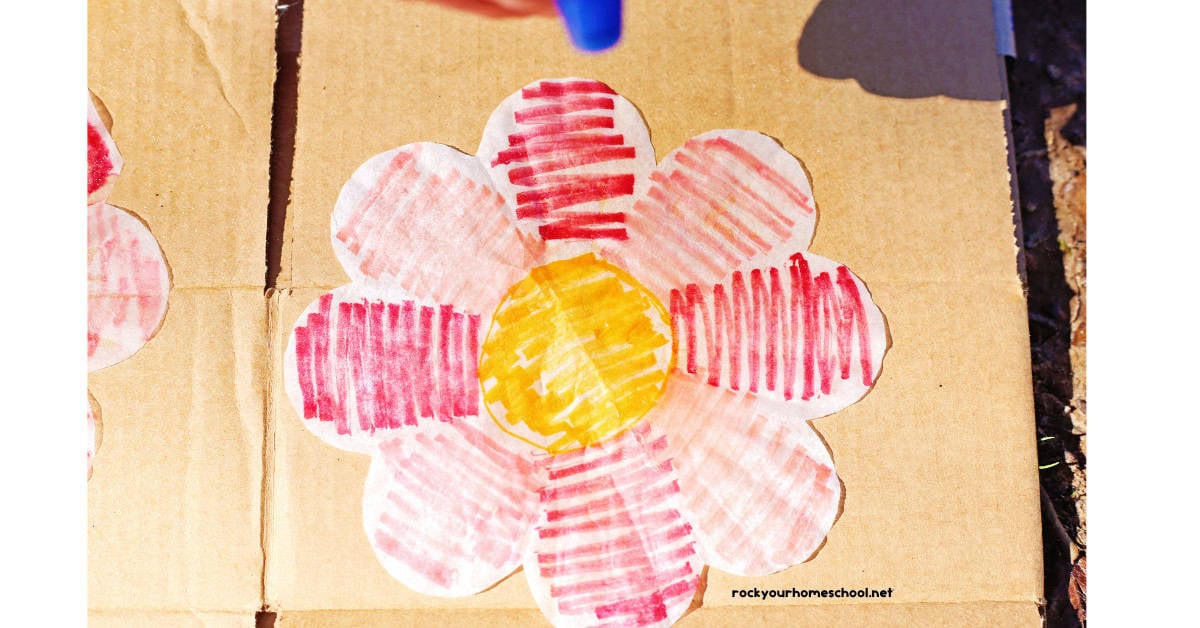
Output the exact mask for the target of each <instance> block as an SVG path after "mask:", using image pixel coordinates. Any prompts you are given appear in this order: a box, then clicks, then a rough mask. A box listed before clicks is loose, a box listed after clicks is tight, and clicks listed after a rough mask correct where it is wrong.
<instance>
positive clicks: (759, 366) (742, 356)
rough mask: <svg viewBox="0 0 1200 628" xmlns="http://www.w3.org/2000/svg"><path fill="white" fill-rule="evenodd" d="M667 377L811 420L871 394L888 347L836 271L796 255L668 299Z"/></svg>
mask: <svg viewBox="0 0 1200 628" xmlns="http://www.w3.org/2000/svg"><path fill="white" fill-rule="evenodd" d="M669 303H670V311H671V321H672V327H673V328H674V333H675V339H676V340H675V350H676V355H675V366H676V369H679V370H682V371H684V372H685V373H688V374H692V375H695V376H696V377H697V378H699V379H700V380H701V381H706V382H707V383H708V384H710V385H712V386H718V387H723V388H728V389H729V390H733V391H737V392H745V393H753V394H756V395H758V396H759V397H760V398H761V399H763V400H770V401H773V402H775V405H776V411H778V412H779V413H781V414H784V415H785V416H795V417H797V418H801V419H812V418H816V417H820V416H824V415H827V414H831V413H833V412H837V411H838V410H841V409H842V408H845V407H846V406H848V405H850V404H852V403H854V402H855V401H858V400H859V399H860V398H862V396H863V395H865V394H867V391H869V390H870V389H871V386H872V385H873V384H874V382H875V379H876V377H877V376H878V375H879V369H880V368H881V366H882V361H883V354H884V352H885V351H886V349H887V329H886V327H885V325H884V320H883V314H881V313H880V311H879V308H878V307H876V306H875V304H874V303H873V302H872V301H871V295H870V294H869V293H868V292H867V288H866V286H864V285H863V284H862V282H861V281H860V280H859V279H858V278H857V277H855V276H854V275H853V274H852V273H851V272H850V271H849V269H847V268H846V267H845V266H842V265H840V264H837V263H836V262H832V261H830V260H827V259H825V258H823V257H820V256H818V255H813V254H812V253H796V254H795V255H792V256H791V258H790V259H789V260H788V262H787V263H786V264H785V265H783V266H772V267H769V268H755V269H753V270H751V271H750V272H747V273H743V272H741V271H735V272H734V273H733V274H732V275H731V277H730V278H729V279H728V280H726V281H724V282H721V283H717V284H715V285H711V286H710V285H704V286H700V285H697V284H694V283H693V284H688V285H687V286H685V287H683V288H679V289H673V290H671V292H670V300H669Z"/></svg>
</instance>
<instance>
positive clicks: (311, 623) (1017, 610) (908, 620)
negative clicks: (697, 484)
mask: <svg viewBox="0 0 1200 628" xmlns="http://www.w3.org/2000/svg"><path fill="white" fill-rule="evenodd" d="M544 621H545V619H544V618H543V617H542V615H541V613H540V612H538V611H537V610H509V609H503V610H463V611H456V612H455V613H453V614H450V613H446V612H439V611H437V610H427V609H416V610H404V611H298V612H292V613H281V614H280V616H279V621H278V623H277V624H276V625H278V626H279V627H280V628H371V627H375V626H379V627H383V626H388V627H397V628H398V627H407V626H413V627H415V626H431V625H437V626H444V627H446V628H459V627H462V628H468V627H472V628H473V627H474V626H534V625H539V622H544ZM675 625H676V626H680V627H681V628H700V627H702V626H801V627H803V626H813V627H817V626H820V627H825V626H895V627H896V628H911V627H912V626H922V627H926V626H927V627H929V628H940V627H945V628H961V627H962V626H988V627H995V628H1010V627H1012V628H1017V627H1020V628H1028V627H1029V626H1040V625H1041V617H1040V616H1039V613H1038V610H1037V607H1035V606H1033V605H1031V604H1028V603H1020V602H972V603H957V604H887V605H879V606H869V605H839V606H819V605H810V606H806V607H804V608H803V609H797V608H795V607H791V606H756V607H739V608H729V607H725V608H710V607H704V608H700V609H698V610H696V611H694V612H692V613H690V614H688V615H685V616H684V617H683V619H681V620H679V622H678V623H676V624H675Z"/></svg>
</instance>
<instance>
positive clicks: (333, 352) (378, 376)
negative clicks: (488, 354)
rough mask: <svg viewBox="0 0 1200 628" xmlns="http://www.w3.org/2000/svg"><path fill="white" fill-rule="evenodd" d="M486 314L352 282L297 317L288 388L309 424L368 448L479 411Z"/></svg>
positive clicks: (331, 437) (324, 435) (350, 445)
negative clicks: (401, 431) (425, 425)
mask: <svg viewBox="0 0 1200 628" xmlns="http://www.w3.org/2000/svg"><path fill="white" fill-rule="evenodd" d="M479 326H480V316H479V315H478V314H473V313H469V312H465V311H463V310H461V309H457V308H454V307H451V306H449V305H429V304H425V303H423V302H418V301H415V300H413V299H412V298H411V297H409V296H408V295H406V294H405V293H403V292H402V291H381V290H376V289H371V288H364V287H362V286H360V285H358V284H349V285H346V286H342V287H340V288H337V289H335V290H334V291H333V292H330V293H327V294H325V295H324V296H322V297H321V298H320V299H317V300H316V301H314V302H313V303H312V304H310V305H309V306H308V308H307V309H306V310H305V311H304V313H303V314H301V315H300V318H299V319H298V320H297V321H296V325H295V328H294V329H293V331H292V336H291V338H290V340H289V342H288V347H287V351H286V353H285V354H284V374H285V377H284V385H285V387H286V389H287V392H288V397H289V398H290V399H291V400H292V404H293V405H294V406H295V407H296V410H297V411H298V412H299V413H300V415H301V416H302V417H303V418H304V419H305V420H304V424H305V425H306V426H308V429H309V430H311V431H312V432H313V433H314V434H316V435H317V436H319V437H320V438H321V439H322V440H324V441H326V442H328V443H329V444H331V445H334V446H335V447H340V448H342V449H348V450H351V451H359V452H364V453H369V452H371V451H373V450H374V448H375V444H376V443H377V442H380V441H381V440H382V439H383V438H384V437H386V435H387V433H388V432H391V431H395V430H399V429H401V428H402V427H404V426H414V425H417V424H418V423H424V422H428V421H431V420H432V421H435V422H436V421H443V422H445V421H451V420H453V419H457V418H461V417H473V416H478V413H479V401H480V393H479V383H478V379H477V377H476V375H475V373H476V368H477V367H478V358H477V356H478V352H479V340H480V335H479V334H480V329H479Z"/></svg>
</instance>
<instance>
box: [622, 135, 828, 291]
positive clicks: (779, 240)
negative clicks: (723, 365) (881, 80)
mask: <svg viewBox="0 0 1200 628" xmlns="http://www.w3.org/2000/svg"><path fill="white" fill-rule="evenodd" d="M650 179H651V183H650V186H649V189H648V190H647V192H646V193H645V194H644V195H639V197H638V199H637V203H636V204H635V205H634V207H633V211H632V212H631V213H630V214H629V216H628V220H627V222H628V228H629V236H630V241H629V242H628V243H627V244H626V245H625V246H623V247H621V248H620V249H619V250H616V251H614V253H615V255H616V256H618V257H619V258H621V259H622V260H623V261H624V262H625V263H626V264H627V266H626V267H627V268H629V270H630V271H631V272H633V273H634V274H636V275H637V276H638V277H639V278H641V280H642V281H643V282H644V283H645V284H646V285H647V286H650V288H651V289H654V290H655V291H656V292H657V293H658V294H660V295H663V296H665V295H666V291H667V290H670V289H671V288H673V287H675V286H680V285H683V284H686V283H700V284H708V283H713V282H716V281H720V280H721V279H722V278H724V277H725V276H726V275H728V273H729V272H730V271H733V270H735V269H739V268H743V267H747V268H748V267H753V266H755V265H760V266H761V265H764V264H767V263H782V262H784V261H785V260H786V258H787V255H790V254H791V253H793V252H795V251H804V250H807V249H808V244H809V242H810V241H812V234H813V229H814V227H815V226H816V222H817V214H816V208H815V205H814V204H813V200H812V188H810V187H809V185H808V178H807V177H806V176H805V174H804V169H803V168H802V167H801V166H800V162H798V161H797V160H796V158H795V157H793V156H792V155H791V154H790V153H788V152H787V151H786V150H784V149H783V148H782V147H781V146H780V145H779V143H778V142H776V141H775V140H774V139H771V138H770V137H768V136H766V135H762V134H761V133H752V132H750V131H737V130H722V131H710V132H708V133H704V134H703V135H698V136H696V137H694V138H692V139H690V140H688V141H687V142H686V143H684V145H683V146H681V147H679V148H677V149H676V150H674V151H672V152H671V153H670V154H668V155H667V156H666V157H665V158H664V159H663V162H662V164H661V165H659V167H658V168H657V169H656V170H655V171H654V172H653V174H651V176H650Z"/></svg>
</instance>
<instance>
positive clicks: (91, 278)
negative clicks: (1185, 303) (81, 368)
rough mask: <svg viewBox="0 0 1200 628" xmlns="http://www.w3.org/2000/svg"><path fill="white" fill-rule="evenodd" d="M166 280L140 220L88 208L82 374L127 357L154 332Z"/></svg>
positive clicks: (119, 212) (154, 242)
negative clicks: (85, 361)
mask: <svg viewBox="0 0 1200 628" xmlns="http://www.w3.org/2000/svg"><path fill="white" fill-rule="evenodd" d="M170 289H171V277H170V273H169V272H168V271H167V263H166V261H164V260H163V254H162V250H160V249H159V248H158V241H157V240H155V239H154V236H153V235H151V233H150V230H149V229H147V228H146V225H144V224H142V221H140V220H138V219H137V218H135V217H134V216H133V215H132V214H130V213H128V212H126V211H125V210H123V209H119V208H117V207H113V206H112V205H108V204H106V203H97V204H95V205H90V206H88V370H89V371H95V370H97V369H102V368H104V367H106V366H111V365H113V364H116V363H117V362H120V361H121V360H124V359H125V358H128V357H129V356H131V355H133V354H134V353H136V352H137V350H138V349H141V348H142V346H143V345H145V344H146V342H147V341H148V340H150V338H152V337H153V336H154V334H155V332H157V331H158V327H159V324H160V323H161V322H162V319H163V315H165V314H166V313H167V293H168V292H169V291H170Z"/></svg>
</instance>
